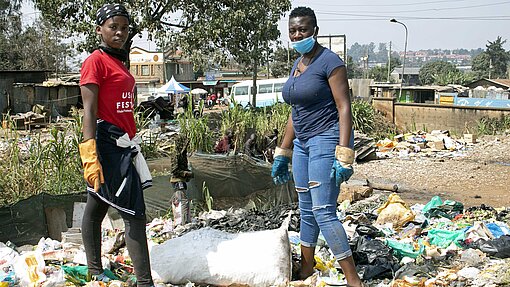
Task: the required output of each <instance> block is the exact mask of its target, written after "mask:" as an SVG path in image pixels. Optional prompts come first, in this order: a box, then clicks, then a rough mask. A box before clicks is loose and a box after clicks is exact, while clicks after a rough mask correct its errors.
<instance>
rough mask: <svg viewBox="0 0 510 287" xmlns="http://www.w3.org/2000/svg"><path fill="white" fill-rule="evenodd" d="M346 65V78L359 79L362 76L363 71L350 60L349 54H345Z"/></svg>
mask: <svg viewBox="0 0 510 287" xmlns="http://www.w3.org/2000/svg"><path fill="white" fill-rule="evenodd" d="M345 66H346V67H347V78H348V79H361V78H362V77H363V71H362V70H361V68H360V67H359V66H358V65H357V64H356V63H355V62H354V61H353V60H352V57H351V56H347V60H346V61H345Z"/></svg>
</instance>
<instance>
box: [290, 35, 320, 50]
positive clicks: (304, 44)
mask: <svg viewBox="0 0 510 287" xmlns="http://www.w3.org/2000/svg"><path fill="white" fill-rule="evenodd" d="M291 44H292V48H294V50H296V51H297V52H298V53H299V54H301V55H304V54H306V53H308V52H310V51H311V50H312V48H313V46H314V45H315V38H314V37H313V35H312V36H310V37H308V38H305V39H303V40H300V41H296V42H292V43H291Z"/></svg>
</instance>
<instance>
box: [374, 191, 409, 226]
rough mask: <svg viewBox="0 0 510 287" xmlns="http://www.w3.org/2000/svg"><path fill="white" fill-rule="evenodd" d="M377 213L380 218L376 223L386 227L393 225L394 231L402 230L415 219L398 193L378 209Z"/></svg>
mask: <svg viewBox="0 0 510 287" xmlns="http://www.w3.org/2000/svg"><path fill="white" fill-rule="evenodd" d="M377 213H378V214H379V216H378V217H377V220H376V222H375V223H376V224H378V225H384V224H386V223H392V224H393V228H394V229H399V228H401V227H402V226H403V225H404V224H406V223H407V222H409V221H412V220H413V219H414V217H415V214H414V212H413V211H412V210H411V209H410V208H409V207H408V206H407V204H406V203H405V201H404V200H402V198H400V196H398V195H397V194H396V193H392V194H391V195H390V196H389V197H388V201H386V203H385V204H384V205H383V206H381V207H379V208H378V209H377Z"/></svg>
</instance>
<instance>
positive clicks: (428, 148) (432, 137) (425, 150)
mask: <svg viewBox="0 0 510 287" xmlns="http://www.w3.org/2000/svg"><path fill="white" fill-rule="evenodd" d="M476 142H477V137H476V135H474V134H469V133H468V134H464V135H463V137H462V138H461V139H456V138H454V137H452V136H450V132H449V131H447V130H433V131H431V132H430V133H427V132H423V131H417V132H412V133H406V134H399V135H397V136H395V137H393V139H388V138H386V139H383V140H379V141H378V142H377V143H376V146H377V148H378V152H377V157H378V158H391V157H400V158H404V157H413V156H440V157H445V156H450V157H455V156H462V155H463V154H462V151H464V150H466V149H467V148H469V147H470V146H472V145H473V144H475V143H476Z"/></svg>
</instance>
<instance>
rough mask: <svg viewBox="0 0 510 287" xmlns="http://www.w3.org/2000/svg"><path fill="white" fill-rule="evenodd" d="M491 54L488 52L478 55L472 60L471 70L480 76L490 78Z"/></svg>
mask: <svg viewBox="0 0 510 287" xmlns="http://www.w3.org/2000/svg"><path fill="white" fill-rule="evenodd" d="M490 62H491V60H490V56H489V54H487V53H486V52H482V53H481V54H478V55H476V56H475V57H474V58H473V60H472V61H471V70H472V71H473V72H474V73H475V75H476V76H477V77H478V78H490V73H489V70H490V68H489V67H490Z"/></svg>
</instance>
